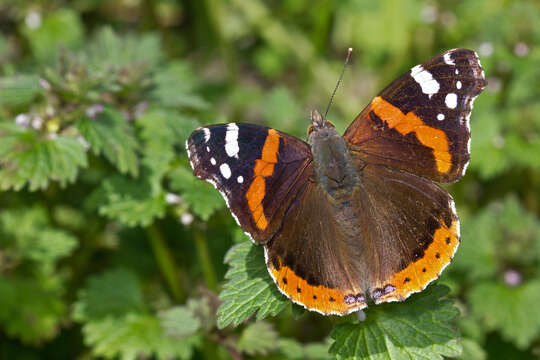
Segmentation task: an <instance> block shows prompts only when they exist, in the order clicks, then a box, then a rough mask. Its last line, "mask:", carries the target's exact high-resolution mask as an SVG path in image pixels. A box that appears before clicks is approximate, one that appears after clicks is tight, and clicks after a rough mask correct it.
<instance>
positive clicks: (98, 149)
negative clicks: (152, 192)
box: [76, 108, 139, 176]
mask: <svg viewBox="0 0 540 360" xmlns="http://www.w3.org/2000/svg"><path fill="white" fill-rule="evenodd" d="M76 125H77V128H78V129H79V131H80V132H81V135H82V136H83V137H84V139H85V140H86V141H87V142H88V144H90V149H91V150H92V152H93V153H94V154H96V155H100V154H103V155H104V156H105V157H106V158H107V159H108V160H109V161H110V162H111V163H113V164H114V165H115V166H116V167H117V168H118V170H119V171H120V172H121V173H122V174H125V173H128V174H131V175H133V176H137V175H138V173H139V164H138V160H137V150H138V147H139V145H138V143H137V139H136V138H135V135H134V134H133V128H132V126H130V125H129V124H128V123H127V121H126V119H124V116H123V115H122V114H121V113H120V112H118V111H116V110H113V109H112V108H106V109H105V110H104V111H103V112H102V113H100V114H97V115H96V118H95V119H91V118H89V117H82V118H81V119H79V121H77V124H76Z"/></svg>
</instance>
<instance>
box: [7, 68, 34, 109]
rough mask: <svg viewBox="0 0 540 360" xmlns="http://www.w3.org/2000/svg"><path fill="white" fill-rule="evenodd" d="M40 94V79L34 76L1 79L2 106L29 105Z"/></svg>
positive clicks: (24, 75) (22, 75) (21, 75)
mask: <svg viewBox="0 0 540 360" xmlns="http://www.w3.org/2000/svg"><path fill="white" fill-rule="evenodd" d="M39 92H40V88H39V81H38V77H37V76H36V75H34V74H20V75H16V76H12V77H3V78H0V106H20V105H25V104H28V103H29V102H31V101H32V100H33V99H34V98H35V97H36V96H37V95H38V94H39Z"/></svg>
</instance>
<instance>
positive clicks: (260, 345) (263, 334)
mask: <svg viewBox="0 0 540 360" xmlns="http://www.w3.org/2000/svg"><path fill="white" fill-rule="evenodd" d="M278 338H279V335H278V333H277V332H276V331H275V330H274V328H273V327H272V325H271V324H269V323H267V322H264V321H257V322H255V323H253V324H249V325H248V326H247V327H246V328H245V329H244V331H243V332H242V335H240V338H239V339H238V342H237V343H236V348H237V349H238V350H239V351H241V352H243V353H246V354H248V355H256V354H260V355H266V354H268V353H269V352H270V351H273V350H275V349H277V341H278Z"/></svg>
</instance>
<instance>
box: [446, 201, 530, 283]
mask: <svg viewBox="0 0 540 360" xmlns="http://www.w3.org/2000/svg"><path fill="white" fill-rule="evenodd" d="M462 239H463V241H462V242H461V245H460V246H461V249H460V250H459V251H458V253H457V255H456V258H455V264H454V266H455V267H456V269H461V270H462V271H464V272H465V273H466V275H467V277H469V278H470V279H479V278H486V277H489V276H493V275H495V274H496V273H497V272H498V271H501V270H504V268H505V267H507V264H520V265H522V266H527V265H529V266H531V267H533V266H534V264H535V263H536V262H537V261H538V260H539V259H540V221H538V219H537V218H536V217H535V215H534V214H532V213H529V212H528V211H527V210H525V209H524V208H523V207H522V205H521V204H520V202H519V200H518V199H517V198H516V197H515V196H513V195H508V196H507V197H506V198H505V199H503V200H502V201H496V202H493V203H491V204H490V205H489V206H486V207H485V208H484V209H483V210H482V211H481V212H479V213H478V214H477V215H475V216H473V217H468V218H465V219H464V222H463V236H462Z"/></svg>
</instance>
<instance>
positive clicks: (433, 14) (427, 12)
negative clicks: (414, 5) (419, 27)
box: [420, 5, 438, 24]
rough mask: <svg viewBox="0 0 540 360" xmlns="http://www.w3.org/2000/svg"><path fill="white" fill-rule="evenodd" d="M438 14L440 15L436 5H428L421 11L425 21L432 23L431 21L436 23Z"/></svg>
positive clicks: (421, 16)
mask: <svg viewBox="0 0 540 360" xmlns="http://www.w3.org/2000/svg"><path fill="white" fill-rule="evenodd" d="M437 15H438V14H437V8H436V7H435V6H432V5H428V6H424V7H423V8H422V12H421V13H420V18H421V19H422V20H423V21H424V22H426V23H428V24H431V23H434V22H435V20H437Z"/></svg>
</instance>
